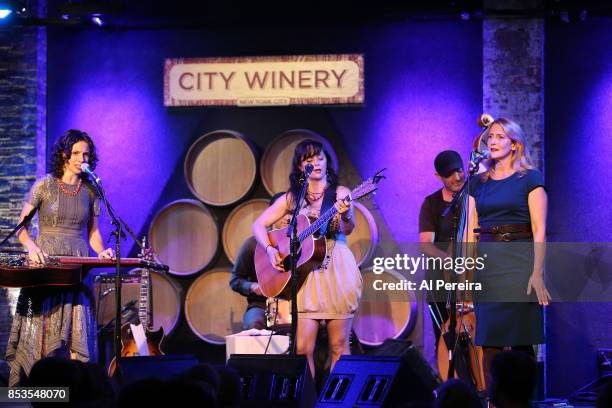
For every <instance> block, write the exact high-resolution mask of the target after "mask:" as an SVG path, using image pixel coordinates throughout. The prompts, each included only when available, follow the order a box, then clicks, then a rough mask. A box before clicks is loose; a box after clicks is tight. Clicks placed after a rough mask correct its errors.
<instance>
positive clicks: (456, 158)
mask: <svg viewBox="0 0 612 408" xmlns="http://www.w3.org/2000/svg"><path fill="white" fill-rule="evenodd" d="M434 167H435V168H436V172H437V173H438V174H439V175H441V176H442V177H448V176H450V175H451V174H453V172H455V171H457V170H459V169H462V168H463V160H461V156H460V155H459V153H457V152H456V151H454V150H445V151H443V152H440V153H438V155H437V156H436V159H435V160H434Z"/></svg>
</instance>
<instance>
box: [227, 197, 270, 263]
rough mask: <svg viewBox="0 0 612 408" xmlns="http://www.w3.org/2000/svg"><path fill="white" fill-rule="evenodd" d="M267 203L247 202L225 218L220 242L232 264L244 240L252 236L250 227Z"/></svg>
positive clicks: (261, 199)
mask: <svg viewBox="0 0 612 408" xmlns="http://www.w3.org/2000/svg"><path fill="white" fill-rule="evenodd" d="M268 203H269V200H268V199H265V198H256V199H253V200H249V201H246V202H244V203H242V204H240V205H239V206H238V207H236V208H234V209H233V210H232V212H231V213H230V214H229V215H228V216H227V219H226V220H225V224H223V231H222V232H221V241H222V242H223V250H224V251H225V254H226V255H227V257H228V258H229V260H230V261H231V262H232V263H234V262H236V258H237V257H238V250H239V249H240V246H241V245H242V243H243V242H244V240H245V239H247V238H248V237H250V236H251V235H253V234H252V232H251V226H252V225H253V222H254V221H255V219H256V218H257V217H259V216H260V215H261V213H263V212H264V210H265V209H266V208H268Z"/></svg>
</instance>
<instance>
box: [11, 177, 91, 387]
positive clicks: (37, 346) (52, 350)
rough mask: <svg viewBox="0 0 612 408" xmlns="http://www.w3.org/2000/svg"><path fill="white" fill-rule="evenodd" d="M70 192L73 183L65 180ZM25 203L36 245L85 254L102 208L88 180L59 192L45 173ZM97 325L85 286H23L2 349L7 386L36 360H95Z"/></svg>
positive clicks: (52, 251) (56, 251) (56, 183)
mask: <svg viewBox="0 0 612 408" xmlns="http://www.w3.org/2000/svg"><path fill="white" fill-rule="evenodd" d="M66 188H67V189H68V191H74V190H75V188H76V186H70V185H66ZM26 202H27V203H29V204H31V205H32V206H34V207H38V208H39V210H38V215H39V229H40V234H39V236H38V238H37V239H36V243H37V245H38V246H39V247H40V248H41V249H42V250H43V251H45V252H46V253H47V254H49V255H69V256H88V255H89V247H88V245H87V241H86V237H87V231H88V226H89V223H90V222H91V220H92V217H93V216H97V215H99V213H100V204H99V200H98V198H97V196H96V193H95V190H94V188H93V187H92V186H91V185H90V184H89V183H87V182H83V185H82V187H81V189H80V191H79V192H78V194H76V195H75V196H71V195H67V194H65V193H63V192H61V191H60V189H59V180H58V179H57V178H55V177H53V176H51V175H47V176H45V177H43V178H41V179H39V180H38V181H36V183H34V186H32V189H31V190H30V194H29V196H28V198H27V200H26ZM95 330H96V326H95V319H94V313H93V301H92V297H91V292H90V290H89V288H88V287H87V286H85V285H79V286H75V287H68V288H64V287H39V288H27V289H22V290H21V292H20V294H19V299H18V301H17V307H16V311H15V317H14V319H13V325H12V328H11V334H10V337H9V342H8V346H7V351H6V360H7V361H8V363H9V365H10V367H11V374H10V378H9V385H10V386H15V385H18V384H19V382H20V381H21V380H22V379H23V378H24V376H27V375H29V373H30V370H31V369H32V366H33V365H34V363H35V362H36V361H38V360H39V359H41V358H43V357H47V356H53V355H55V356H65V357H70V356H71V355H72V357H73V358H76V359H78V360H80V361H84V362H87V361H95V360H96V354H97V353H96V351H97V344H96V331H95Z"/></svg>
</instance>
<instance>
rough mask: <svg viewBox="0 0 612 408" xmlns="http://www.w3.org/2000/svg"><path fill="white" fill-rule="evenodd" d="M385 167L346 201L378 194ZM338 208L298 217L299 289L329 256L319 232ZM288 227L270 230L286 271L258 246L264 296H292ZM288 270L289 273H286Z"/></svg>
mask: <svg viewBox="0 0 612 408" xmlns="http://www.w3.org/2000/svg"><path fill="white" fill-rule="evenodd" d="M384 170H385V169H383V170H381V171H379V172H378V173H376V175H375V176H374V177H371V178H369V179H368V180H366V181H364V182H363V183H362V184H360V185H359V186H357V187H356V188H355V189H354V190H352V191H351V194H350V195H347V196H346V197H344V198H343V199H342V200H344V201H345V202H347V203H348V202H350V201H351V200H359V199H361V198H364V197H367V196H369V195H370V194H372V193H374V192H375V191H376V189H377V184H378V183H379V182H380V180H382V179H383V178H384V176H383V175H382V172H383V171H384ZM337 212H338V211H337V210H336V207H331V208H330V209H329V210H327V211H325V212H324V213H323V214H322V215H321V216H320V217H319V218H318V219H316V220H311V219H309V218H308V217H306V216H305V215H301V214H300V215H298V217H297V234H298V239H299V242H300V249H299V251H298V261H297V262H296V265H297V273H298V275H299V276H298V279H299V283H298V289H299V288H300V287H301V286H302V284H303V283H304V280H305V279H306V276H308V273H310V272H311V271H312V270H313V269H315V268H316V267H318V266H320V265H321V263H322V262H323V260H324V259H325V256H326V255H327V244H326V239H325V236H319V235H315V234H316V233H317V232H318V231H319V230H320V228H321V227H322V226H324V225H325V224H326V223H327V222H328V221H329V220H330V219H331V218H332V217H333V216H334V215H336V213H337ZM287 230H288V228H281V229H276V230H272V231H269V232H268V239H269V240H270V243H271V244H272V246H273V247H275V248H276V249H278V251H279V252H280V255H281V257H282V259H283V268H284V271H280V270H278V269H276V268H274V267H273V266H272V264H271V263H270V260H269V259H268V254H267V253H266V248H264V247H263V246H262V245H260V244H259V243H258V244H257V247H256V248H255V272H256V274H257V282H258V283H259V286H260V288H261V291H262V293H263V294H264V296H267V297H272V298H281V299H289V298H290V297H291V285H289V284H288V283H289V282H290V281H291V276H292V271H290V268H291V267H290V265H291V258H290V256H289V254H290V251H289V249H290V239H289V238H288V237H287ZM285 271H287V272H285Z"/></svg>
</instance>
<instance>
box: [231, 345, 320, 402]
mask: <svg viewBox="0 0 612 408" xmlns="http://www.w3.org/2000/svg"><path fill="white" fill-rule="evenodd" d="M228 365H229V366H230V367H232V368H234V369H235V370H236V371H237V372H238V374H239V375H240V383H241V393H242V401H243V405H241V406H244V407H261V406H274V407H302V408H309V407H313V406H314V404H315V402H316V392H315V387H314V382H313V380H312V376H311V374H310V370H309V368H308V362H307V361H306V357H305V356H301V355H300V356H296V355H261V354H232V356H231V357H230V359H229V362H228Z"/></svg>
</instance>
